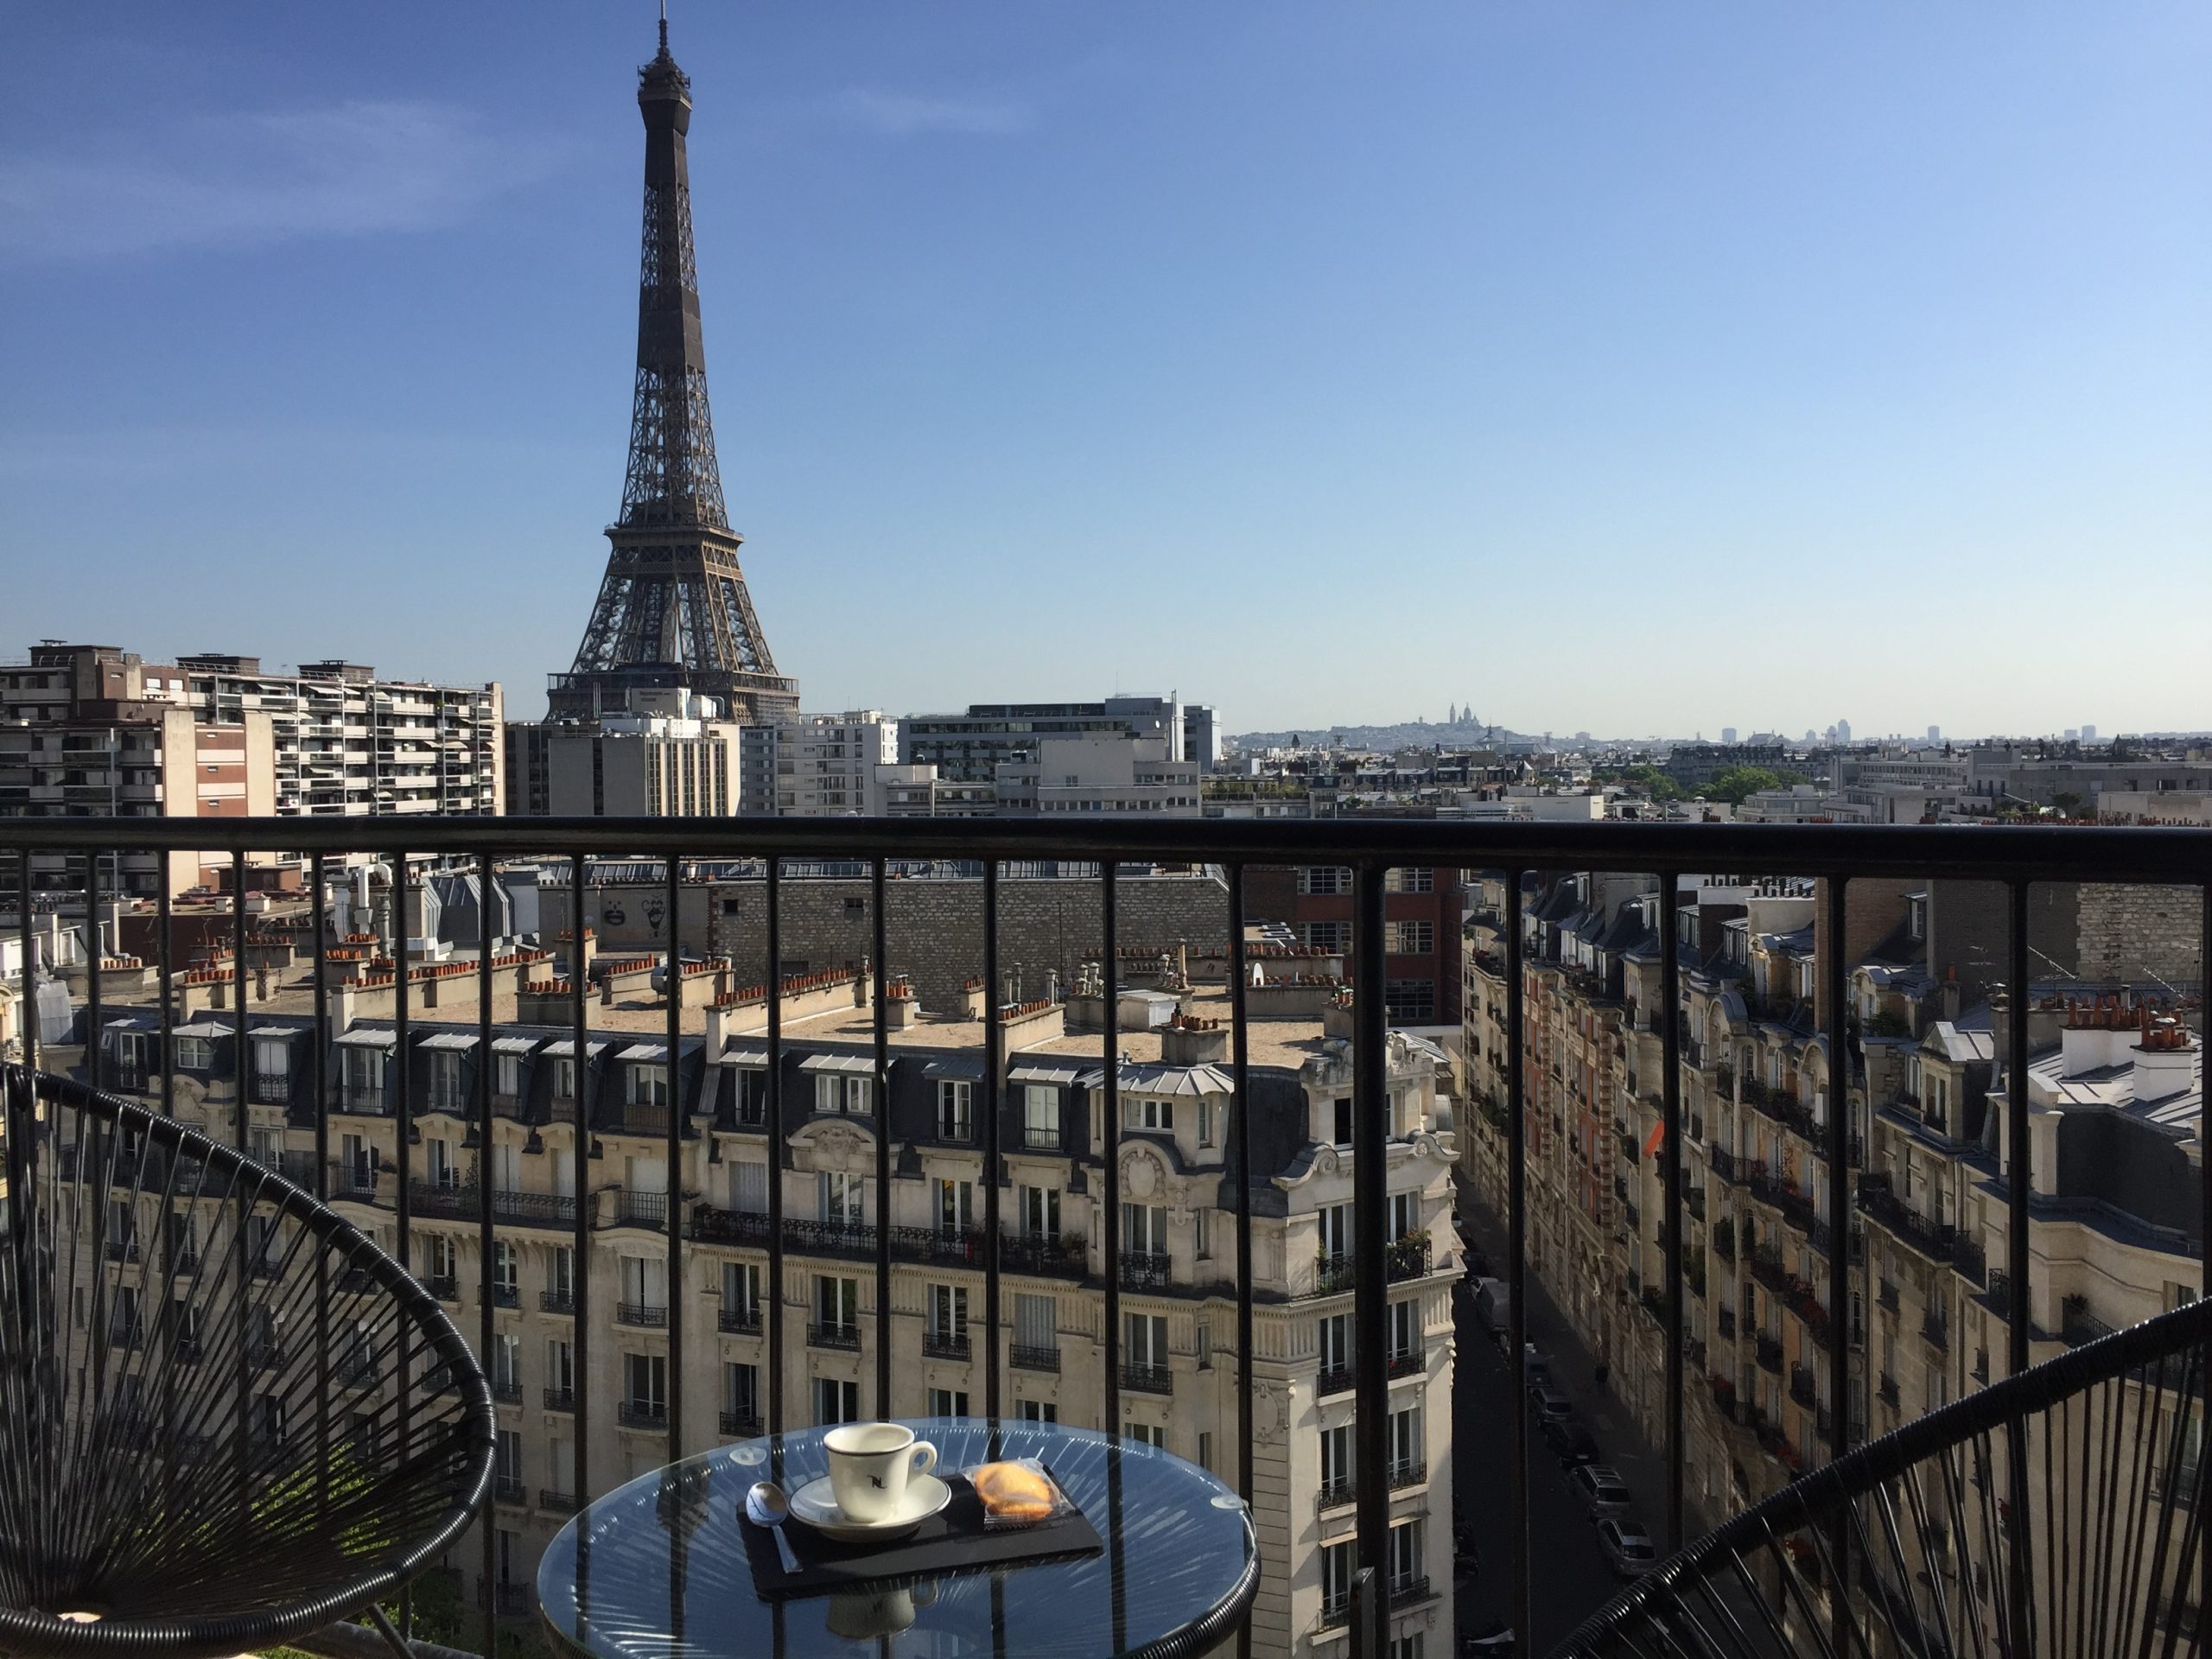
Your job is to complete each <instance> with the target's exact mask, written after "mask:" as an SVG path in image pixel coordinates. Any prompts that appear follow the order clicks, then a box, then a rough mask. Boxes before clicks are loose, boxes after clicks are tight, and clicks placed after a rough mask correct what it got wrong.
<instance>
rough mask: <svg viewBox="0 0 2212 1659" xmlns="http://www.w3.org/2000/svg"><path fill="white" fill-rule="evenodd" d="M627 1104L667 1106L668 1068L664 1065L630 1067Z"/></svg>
mask: <svg viewBox="0 0 2212 1659" xmlns="http://www.w3.org/2000/svg"><path fill="white" fill-rule="evenodd" d="M629 1104H631V1105H632V1106H665V1105H667V1104H668V1068H667V1067H666V1066H665V1065H633V1066H632V1067H631V1068H630V1096H629Z"/></svg>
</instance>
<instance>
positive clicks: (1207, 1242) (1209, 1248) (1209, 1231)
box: [1191, 1209, 1213, 1260]
mask: <svg viewBox="0 0 2212 1659" xmlns="http://www.w3.org/2000/svg"><path fill="white" fill-rule="evenodd" d="M1191 1222H1192V1249H1195V1250H1196V1251H1197V1253H1198V1256H1199V1257H1200V1259H1201V1260H1203V1259H1205V1257H1208V1256H1211V1255H1212V1254H1213V1211H1211V1210H1204V1209H1201V1210H1197V1211H1192V1216H1191Z"/></svg>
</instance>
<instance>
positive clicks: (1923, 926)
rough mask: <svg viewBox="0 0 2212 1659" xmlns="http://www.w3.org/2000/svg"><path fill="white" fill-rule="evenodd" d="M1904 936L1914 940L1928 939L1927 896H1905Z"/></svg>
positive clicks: (1921, 894)
mask: <svg viewBox="0 0 2212 1659" xmlns="http://www.w3.org/2000/svg"><path fill="white" fill-rule="evenodd" d="M1904 923H1905V932H1906V934H1907V935H1908V936H1909V937H1910V938H1915V939H1925V938H1927V937H1928V895H1927V894H1926V893H1910V894H1908V895H1906V898H1905V901H1904Z"/></svg>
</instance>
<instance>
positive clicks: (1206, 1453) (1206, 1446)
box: [1198, 1428, 1213, 1469]
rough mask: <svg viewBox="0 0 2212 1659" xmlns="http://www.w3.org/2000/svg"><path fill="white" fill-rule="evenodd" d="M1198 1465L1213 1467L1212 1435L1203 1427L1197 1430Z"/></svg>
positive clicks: (1206, 1467) (1204, 1467)
mask: <svg viewBox="0 0 2212 1659" xmlns="http://www.w3.org/2000/svg"><path fill="white" fill-rule="evenodd" d="M1198 1467H1199V1468H1201V1469H1211V1468H1212V1467H1213V1436H1212V1435H1211V1433H1207V1432H1206V1431H1205V1429H1203V1428H1202V1429H1200V1430H1199V1431H1198Z"/></svg>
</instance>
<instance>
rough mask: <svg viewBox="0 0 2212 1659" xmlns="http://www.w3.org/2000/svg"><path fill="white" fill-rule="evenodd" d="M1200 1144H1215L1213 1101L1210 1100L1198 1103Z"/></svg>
mask: <svg viewBox="0 0 2212 1659" xmlns="http://www.w3.org/2000/svg"><path fill="white" fill-rule="evenodd" d="M1198 1144H1199V1145H1200V1146H1202V1147H1210V1146H1211V1145H1213V1102H1211V1101H1210V1100H1202V1101H1200V1102H1199V1103H1198Z"/></svg>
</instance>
